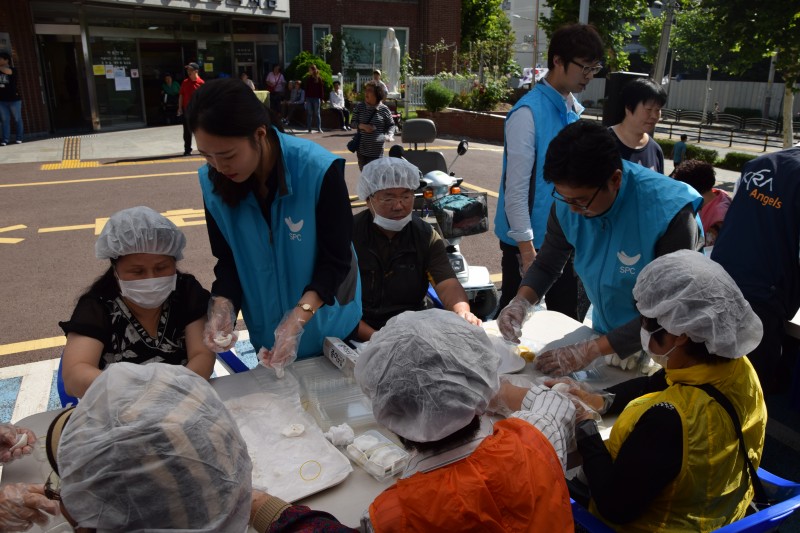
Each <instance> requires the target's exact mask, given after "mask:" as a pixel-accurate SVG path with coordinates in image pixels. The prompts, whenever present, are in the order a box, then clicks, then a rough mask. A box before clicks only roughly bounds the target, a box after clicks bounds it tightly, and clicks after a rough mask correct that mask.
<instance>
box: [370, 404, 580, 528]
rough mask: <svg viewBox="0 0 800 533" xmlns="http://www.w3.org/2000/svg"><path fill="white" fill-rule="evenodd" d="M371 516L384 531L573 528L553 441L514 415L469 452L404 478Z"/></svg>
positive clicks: (377, 501) (372, 508) (380, 499)
mask: <svg viewBox="0 0 800 533" xmlns="http://www.w3.org/2000/svg"><path fill="white" fill-rule="evenodd" d="M369 516H370V519H371V521H372V525H373V527H374V529H375V531H376V532H378V533H388V532H425V531H431V532H433V531H437V532H438V531H448V532H454V531H481V532H485V533H490V532H505V531H547V532H548V533H555V532H560V531H563V532H572V531H574V526H573V523H572V510H571V507H570V503H569V492H568V491H567V484H566V482H565V481H564V472H563V470H562V469H561V463H560V462H559V461H558V457H557V456H556V452H555V450H554V449H553V446H552V445H551V444H550V442H549V441H548V440H547V439H546V438H545V436H544V435H542V433H541V432H540V431H539V430H538V429H536V428H535V427H533V426H532V425H530V424H529V423H527V422H525V421H523V420H519V419H514V418H512V419H508V420H501V421H500V422H497V423H496V424H495V425H494V434H493V435H491V436H490V437H486V438H485V439H484V440H483V442H482V443H481V444H480V445H479V446H478V448H477V449H475V451H474V452H472V454H471V455H470V456H469V457H466V458H464V459H462V460H460V461H457V462H455V463H453V464H450V465H447V466H443V467H441V468H437V469H435V470H432V471H430V472H418V473H416V474H414V475H413V476H411V477H409V478H407V479H401V480H398V481H397V483H396V484H395V485H393V486H392V487H389V488H388V489H386V490H385V491H384V492H383V493H381V494H380V495H379V496H378V497H377V498H376V499H375V501H374V502H372V505H370V506H369Z"/></svg>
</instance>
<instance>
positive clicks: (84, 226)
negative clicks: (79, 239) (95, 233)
mask: <svg viewBox="0 0 800 533" xmlns="http://www.w3.org/2000/svg"><path fill="white" fill-rule="evenodd" d="M94 227H95V225H94V224H79V225H77V226H56V227H54V228H39V231H38V233H54V232H56V231H73V230H78V229H93V228H94Z"/></svg>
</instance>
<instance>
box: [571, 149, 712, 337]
mask: <svg viewBox="0 0 800 533" xmlns="http://www.w3.org/2000/svg"><path fill="white" fill-rule="evenodd" d="M702 200H703V198H702V196H700V195H699V194H697V192H696V191H695V190H694V189H692V188H691V187H689V186H688V185H687V184H685V183H682V182H679V181H675V180H672V179H669V178H667V177H665V176H664V175H662V174H658V173H656V172H654V171H652V170H650V169H648V168H645V167H643V166H641V165H637V164H634V163H631V162H630V161H625V160H623V161H622V184H621V186H620V189H619V193H618V194H617V198H616V200H614V204H613V205H612V206H611V209H609V210H608V211H607V212H606V213H605V214H603V215H601V216H597V217H584V216H583V215H579V214H577V213H573V212H572V211H571V210H570V208H569V206H568V205H567V204H565V203H563V202H558V203H557V204H556V216H557V217H558V221H559V223H560V224H561V228H562V229H563V230H564V235H565V236H566V238H567V241H569V243H570V244H571V245H572V246H573V247H574V248H575V271H576V272H577V273H578V276H580V278H581V281H583V285H584V287H585V288H586V294H587V295H588V296H589V300H590V301H591V302H592V306H593V311H592V327H593V328H594V329H595V330H597V331H599V332H601V333H608V332H609V331H611V330H612V329H614V328H617V327H619V326H621V325H623V324H625V323H627V322H629V321H631V320H633V319H634V318H636V317H638V316H639V312H638V311H637V310H636V305H635V303H634V300H633V286H634V284H635V283H636V277H637V276H638V275H639V272H641V271H642V269H643V268H644V267H645V266H647V265H648V264H649V263H650V262H651V261H652V260H653V259H655V248H656V242H658V240H659V239H660V238H661V237H662V236H663V235H664V233H665V232H666V231H667V227H668V226H669V223H670V222H671V221H672V219H673V218H674V217H675V215H676V214H677V213H678V211H680V210H681V209H683V208H684V207H685V206H686V205H687V204H692V206H693V208H694V211H695V213H697V211H698V210H699V209H700V204H701V203H702ZM695 218H696V219H697V225H698V226H699V227H700V228H701V231H702V227H703V226H702V224H701V223H700V218H699V216H696V217H695Z"/></svg>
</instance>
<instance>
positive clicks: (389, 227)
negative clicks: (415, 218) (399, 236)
mask: <svg viewBox="0 0 800 533" xmlns="http://www.w3.org/2000/svg"><path fill="white" fill-rule="evenodd" d="M370 211H372V221H373V222H374V223H375V224H376V225H377V226H378V227H379V228H383V229H385V230H386V231H402V230H403V228H405V227H406V224H408V223H409V222H411V215H412V214H413V211H412V212H410V213H408V214H407V215H406V216H404V217H403V218H401V219H400V220H394V219H392V218H386V217H382V216H380V215H379V214H378V212H377V211H376V210H375V207H374V206H372V209H370Z"/></svg>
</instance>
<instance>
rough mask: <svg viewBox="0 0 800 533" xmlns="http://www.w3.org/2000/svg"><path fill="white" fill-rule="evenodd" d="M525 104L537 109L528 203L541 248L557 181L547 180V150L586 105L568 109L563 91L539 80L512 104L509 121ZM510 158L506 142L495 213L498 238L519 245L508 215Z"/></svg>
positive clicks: (576, 104)
mask: <svg viewBox="0 0 800 533" xmlns="http://www.w3.org/2000/svg"><path fill="white" fill-rule="evenodd" d="M522 107H527V108H528V109H530V110H531V112H532V113H533V119H534V124H533V125H534V130H535V132H536V138H535V140H534V143H535V144H534V146H536V160H535V161H534V165H535V168H534V169H531V172H535V174H534V175H535V178H534V179H533V180H532V181H533V183H532V184H531V190H532V192H533V198H530V193H529V197H528V207H530V210H531V228H532V229H533V246H534V248H536V249H537V250H538V249H539V248H541V246H542V243H543V242H544V234H545V230H546V229H547V217H548V216H550V207H551V206H552V205H553V197H552V196H551V194H550V193H551V192H552V190H553V184H552V183H547V182H545V181H544V172H543V170H544V159H545V154H547V147H548V146H550V141H552V140H553V138H554V137H555V136H556V135H558V132H560V131H561V130H562V129H564V126H566V125H568V124H572V123H573V122H576V121H577V120H578V119H579V118H580V114H581V113H582V112H583V106H581V105H580V104H579V103H578V102H577V101H575V108H576V109H577V110H578V111H577V113H576V112H575V111H569V112H568V111H567V110H566V107H565V106H564V99H563V98H562V97H561V95H560V94H559V93H558V91H556V90H555V89H553V88H552V87H550V86H549V85H546V84H544V83H537V84H536V86H534V88H533V89H532V90H531V91H529V92H528V94H526V95H525V96H523V97H522V98H520V99H519V101H518V102H517V103H516V104H515V105H514V107H513V108H511V111H509V112H508V115H507V116H506V121H507V120H508V119H509V118H510V117H511V115H512V114H513V113H515V112H516V111H518V110H519V109H520V108H522ZM506 162H507V155H506V153H505V146H504V147H503V174H502V179H501V180H500V195H499V197H498V199H497V212H496V213H495V217H494V233H495V235H497V238H498V239H500V240H501V241H502V242H504V243H506V244H510V245H512V246H516V245H517V242H516V241H515V240H514V239H512V238H511V237H509V236H508V230H509V229H510V227H509V223H508V217H507V216H506V210H505V205H506V202H505V183H506Z"/></svg>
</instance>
